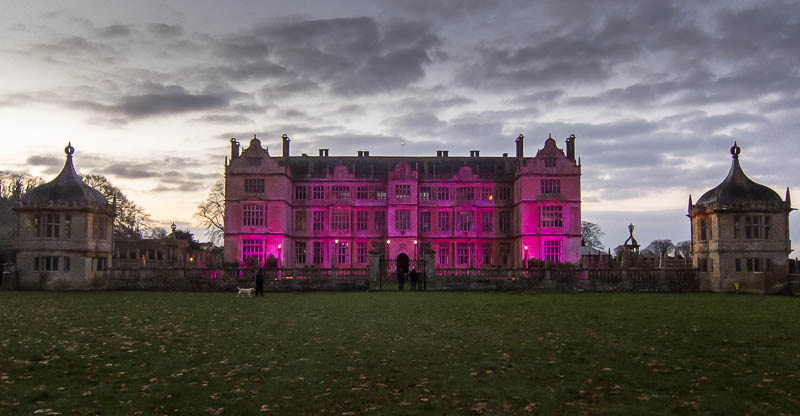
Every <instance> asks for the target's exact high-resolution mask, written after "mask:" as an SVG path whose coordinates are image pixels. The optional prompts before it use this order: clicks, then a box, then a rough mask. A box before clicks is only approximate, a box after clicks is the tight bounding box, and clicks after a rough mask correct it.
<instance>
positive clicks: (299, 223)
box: [294, 210, 308, 231]
mask: <svg viewBox="0 0 800 416" xmlns="http://www.w3.org/2000/svg"><path fill="white" fill-rule="evenodd" d="M307 222H308V219H307V218H306V212H305V211H304V210H298V211H295V212H294V230H295V231H305V230H306V227H307V225H306V223H307Z"/></svg>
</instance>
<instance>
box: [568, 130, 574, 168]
mask: <svg viewBox="0 0 800 416" xmlns="http://www.w3.org/2000/svg"><path fill="white" fill-rule="evenodd" d="M567 159H569V160H572V161H573V162H574V161H575V135H574V134H570V135H569V137H568V138H567Z"/></svg>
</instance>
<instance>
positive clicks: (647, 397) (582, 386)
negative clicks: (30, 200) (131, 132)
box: [0, 292, 800, 415]
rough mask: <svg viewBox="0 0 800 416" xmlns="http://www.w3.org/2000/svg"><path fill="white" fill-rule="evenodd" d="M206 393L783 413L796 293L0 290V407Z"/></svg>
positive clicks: (791, 395) (393, 409)
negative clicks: (255, 294)
mask: <svg viewBox="0 0 800 416" xmlns="http://www.w3.org/2000/svg"><path fill="white" fill-rule="evenodd" d="M221 408H224V410H223V413H224V414H256V413H259V412H270V413H271V414H301V413H306V414H337V415H341V414H370V413H371V414H443V413H455V414H460V413H504V412H507V413H511V414H520V413H525V412H526V411H532V412H535V413H538V414H553V413H563V414H583V413H606V414H697V413H701V414H702V413H707V414H711V413H715V414H747V413H751V414H779V413H785V414H800V299H798V298H788V297H767V296H736V295H720V294H683V295H663V294H650V295H647V294H644V295H643V294H640V295H629V294H579V295H561V294H497V293H297V294H268V295H267V296H266V297H264V298H252V299H241V298H236V297H234V295H233V294H220V293H144V292H142V293H135V292H116V293H42V292H0V414H31V413H33V412H35V411H37V410H44V411H42V412H40V413H44V414H47V413H49V412H58V413H62V414H94V413H102V414H136V413H143V414H154V413H155V414H208V413H211V414H216V413H217V412H219V410H220V409H221ZM48 409H51V410H48Z"/></svg>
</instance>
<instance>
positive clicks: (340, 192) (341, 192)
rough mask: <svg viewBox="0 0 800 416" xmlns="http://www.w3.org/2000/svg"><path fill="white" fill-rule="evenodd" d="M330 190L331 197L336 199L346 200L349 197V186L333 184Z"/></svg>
mask: <svg viewBox="0 0 800 416" xmlns="http://www.w3.org/2000/svg"><path fill="white" fill-rule="evenodd" d="M332 191H333V197H334V198H335V199H337V200H340V201H347V200H349V199H350V187H349V186H334V187H333V189H332Z"/></svg>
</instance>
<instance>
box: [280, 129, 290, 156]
mask: <svg viewBox="0 0 800 416" xmlns="http://www.w3.org/2000/svg"><path fill="white" fill-rule="evenodd" d="M281 140H282V141H283V157H284V158H288V157H289V141H290V140H289V136H288V135H286V134H284V135H282V136H281Z"/></svg>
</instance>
